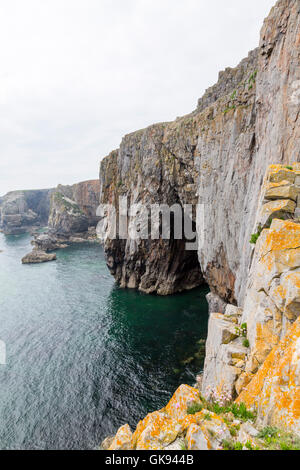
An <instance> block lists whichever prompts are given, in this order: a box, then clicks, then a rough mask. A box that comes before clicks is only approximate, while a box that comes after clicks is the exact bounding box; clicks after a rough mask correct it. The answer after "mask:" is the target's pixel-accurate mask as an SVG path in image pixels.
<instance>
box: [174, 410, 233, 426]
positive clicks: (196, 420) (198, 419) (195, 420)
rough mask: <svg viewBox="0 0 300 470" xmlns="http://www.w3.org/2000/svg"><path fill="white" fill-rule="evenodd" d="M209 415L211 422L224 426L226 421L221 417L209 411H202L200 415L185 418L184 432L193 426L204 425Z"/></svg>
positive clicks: (183, 421)
mask: <svg viewBox="0 0 300 470" xmlns="http://www.w3.org/2000/svg"><path fill="white" fill-rule="evenodd" d="M208 414H209V415H210V420H212V421H213V422H214V423H215V424H216V425H220V424H224V421H223V419H222V418H221V417H220V416H218V415H216V414H215V413H212V412H210V411H208V410H202V411H200V412H199V413H195V414H194V415H187V416H185V418H184V419H183V420H182V421H181V426H182V431H185V430H186V429H188V428H189V427H190V426H191V424H197V425H201V424H203V422H204V421H205V420H206V415H208Z"/></svg>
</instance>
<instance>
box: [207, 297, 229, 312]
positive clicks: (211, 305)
mask: <svg viewBox="0 0 300 470" xmlns="http://www.w3.org/2000/svg"><path fill="white" fill-rule="evenodd" d="M206 300H207V303H208V311H209V313H215V312H217V313H225V310H226V306H227V303H226V302H224V300H222V299H221V298H220V297H219V296H218V295H216V294H213V293H212V292H210V293H209V294H207V296H206Z"/></svg>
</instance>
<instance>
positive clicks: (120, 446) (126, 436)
mask: <svg viewBox="0 0 300 470" xmlns="http://www.w3.org/2000/svg"><path fill="white" fill-rule="evenodd" d="M132 448H133V447H132V432H131V430H130V427H129V426H128V424H125V425H124V426H122V427H120V429H119V430H118V432H117V434H116V435H115V437H114V440H113V441H112V443H111V445H110V447H109V449H108V450H131V449H132Z"/></svg>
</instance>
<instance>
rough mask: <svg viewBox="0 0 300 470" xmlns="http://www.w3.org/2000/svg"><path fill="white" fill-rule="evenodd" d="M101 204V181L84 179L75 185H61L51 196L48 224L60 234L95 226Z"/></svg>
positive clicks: (70, 233)
mask: <svg viewBox="0 0 300 470" xmlns="http://www.w3.org/2000/svg"><path fill="white" fill-rule="evenodd" d="M98 205H99V181H98V180H91V181H84V182H81V183H78V184H74V185H73V186H62V185H59V186H58V187H57V189H56V190H55V191H54V192H53V194H52V196H51V204H50V215H49V221H48V226H49V228H50V229H51V230H52V231H53V232H55V233H56V234H58V235H66V236H70V235H72V234H76V233H83V232H86V231H87V230H88V228H89V227H95V226H96V225H97V222H98V218H97V217H96V211H97V207H98Z"/></svg>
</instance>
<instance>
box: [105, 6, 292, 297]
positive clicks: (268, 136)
mask: <svg viewBox="0 0 300 470" xmlns="http://www.w3.org/2000/svg"><path fill="white" fill-rule="evenodd" d="M299 24H300V23H299V4H298V1H297V0H280V1H279V2H277V4H276V6H275V7H274V8H273V9H272V11H271V13H270V16H269V17H268V18H267V19H266V21H265V23H264V26H263V29H262V33H261V40H260V46H259V48H258V49H256V50H255V51H253V52H251V53H250V54H249V57H248V58H247V59H244V60H243V61H242V62H241V64H240V65H239V66H238V67H237V68H236V69H226V71H225V72H223V73H221V74H220V77H219V81H218V84H217V85H215V86H214V87H212V88H211V89H209V90H208V91H207V92H206V94H205V95H204V97H203V98H202V99H201V100H199V104H198V108H197V110H196V111H194V112H193V113H192V114H190V115H188V116H184V117H182V118H178V119H176V121H174V122H171V123H163V124H157V125H154V126H150V127H149V128H147V129H144V130H141V131H138V132H135V133H133V134H130V135H127V136H125V137H124V139H123V141H122V143H121V146H120V149H118V150H116V151H114V152H112V153H111V154H110V155H109V156H108V157H106V158H105V159H104V160H103V161H102V163H101V171H100V183H101V202H102V203H103V204H112V205H113V206H115V207H116V208H117V212H118V197H119V196H120V195H121V196H127V197H128V204H129V205H132V204H134V203H143V204H145V205H150V204H155V203H157V204H162V203H163V204H168V205H169V206H171V205H172V204H175V203H177V204H180V205H181V206H183V205H184V204H188V203H189V204H197V203H200V204H203V205H204V211H205V216H204V224H203V225H202V226H199V227H198V235H199V239H200V240H201V243H200V244H199V248H198V256H197V253H196V251H194V252H192V251H190V252H189V251H186V250H185V241H184V240H179V241H178V240H170V241H166V240H161V239H160V240H150V239H147V240H128V239H127V240H110V239H108V238H106V237H104V239H105V251H106V255H107V260H108V266H109V269H110V270H111V273H112V274H113V275H114V276H115V278H116V280H117V281H118V283H119V284H120V285H121V286H123V287H126V286H127V287H135V288H139V289H140V290H142V291H144V292H148V293H152V292H157V293H159V294H168V293H172V292H175V291H178V290H183V289H188V288H192V287H195V286H197V285H199V284H200V283H202V282H203V277H204V279H205V281H206V282H207V283H208V284H209V286H210V288H211V290H212V291H213V293H215V294H217V295H218V296H219V297H220V298H221V299H222V300H223V301H226V302H229V303H232V304H237V303H238V304H239V305H243V302H244V298H245V290H246V284H247V274H248V272H249V267H250V264H251V247H250V246H249V242H248V241H249V237H250V234H251V231H252V229H253V225H254V222H255V217H256V208H257V200H258V198H259V194H260V189H261V185H262V182H263V177H264V174H265V170H266V168H267V166H268V164H271V163H286V164H291V163H293V162H297V161H300V154H299V128H300V126H299V102H300V99H299V96H300V92H299V90H300V59H299V54H298V49H299V48H298V46H299V38H300V26H299ZM271 204H273V203H272V201H271ZM290 206H293V204H290ZM287 209H288V210H291V209H292V207H290V208H287ZM129 222H130V220H129ZM194 222H195V220H194ZM104 225H105V222H104ZM108 230H109V223H108V224H107V231H108Z"/></svg>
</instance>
